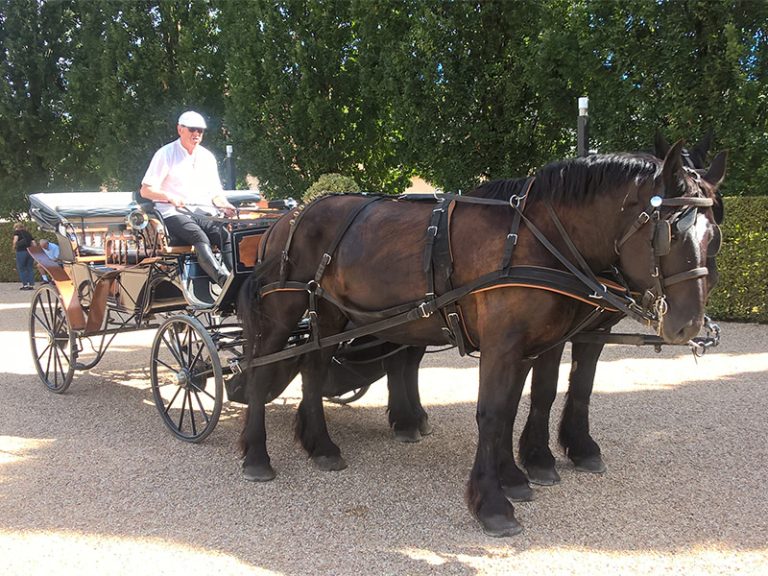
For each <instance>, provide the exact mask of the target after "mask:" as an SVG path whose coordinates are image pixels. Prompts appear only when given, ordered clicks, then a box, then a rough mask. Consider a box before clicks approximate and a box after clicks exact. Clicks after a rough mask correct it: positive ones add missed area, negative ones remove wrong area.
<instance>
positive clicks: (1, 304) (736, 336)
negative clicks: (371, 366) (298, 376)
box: [0, 284, 768, 576]
mask: <svg viewBox="0 0 768 576" xmlns="http://www.w3.org/2000/svg"><path fill="white" fill-rule="evenodd" d="M17 288H18V287H17V285H16V284H0V349H1V350H2V366H0V407H2V418H0V573H2V574H4V575H28V574H46V575H49V574H57V575H61V574H73V575H74V574H77V575H83V574H99V575H106V574H109V575H113V574H115V575H122V574H125V575H129V574H130V575H137V574H184V575H188V574H192V573H195V574H217V575H218V574H236V575H240V574H285V575H295V576H299V575H306V574H336V575H346V574H355V575H358V574H360V575H363V574H364V575H376V574H403V575H405V574H458V575H470V574H512V573H514V574H522V575H527V574H531V575H533V574H536V575H537V576H540V575H541V574H545V575H547V576H553V575H558V574H568V575H571V574H584V575H590V576H592V575H595V574H641V575H643V576H648V575H651V574H761V575H762V574H766V573H768V491H767V490H766V489H765V485H764V481H765V477H766V471H768V433H767V432H766V414H768V394H767V393H766V392H767V390H768V327H767V326H757V325H743V324H729V323H724V324H722V325H721V327H722V331H723V342H722V344H721V345H720V346H719V347H718V348H716V349H714V350H711V351H710V352H709V353H708V354H707V355H706V356H705V357H704V358H700V359H698V360H695V359H694V358H693V356H692V355H691V354H690V352H688V350H687V349H684V348H665V349H664V350H663V351H662V352H661V353H660V354H657V353H655V352H654V351H653V349H651V348H648V347H644V348H636V347H628V346H623V347H618V346H610V347H608V348H607V349H606V352H605V354H604V361H603V362H602V363H601V364H600V367H599V369H598V376H597V382H596V388H595V394H594V396H593V400H592V408H593V409H592V417H591V423H592V429H593V432H594V435H595V437H596V438H597V440H598V441H599V442H600V444H601V446H602V448H603V453H604V457H605V460H606V463H607V465H608V472H607V473H606V474H604V475H601V476H595V475H588V474H583V473H577V472H576V471H575V470H574V469H573V467H572V466H571V465H569V463H568V462H567V461H566V460H565V459H563V457H562V455H561V454H559V453H558V466H559V470H560V474H561V476H562V483H561V484H559V485H558V486H554V487H549V488H544V487H537V488H535V492H536V499H535V501H534V502H530V503H524V504H517V505H516V506H515V508H516V514H517V517H518V519H519V520H520V522H521V523H522V524H523V525H524V528H525V529H524V532H523V533H522V534H521V535H519V536H516V537H514V538H508V539H501V540H499V539H493V538H489V537H487V536H485V535H484V534H483V533H482V531H481V530H480V528H479V526H478V525H477V524H476V523H475V521H474V520H473V519H472V518H471V517H470V515H469V513H468V512H467V509H466V506H465V505H464V502H463V492H464V485H465V482H466V480H467V477H468V475H469V470H470V467H471V464H472V460H473V458H474V451H475V444H476V434H477V433H476V427H475V422H474V400H475V397H476V393H477V361H476V360H474V359H471V358H460V357H459V356H458V354H456V353H455V352H453V351H450V352H442V353H437V354H432V355H429V356H428V358H427V360H426V363H425V367H424V368H423V369H422V371H421V381H422V387H421V390H422V399H423V401H424V404H425V406H426V408H427V410H428V411H429V413H430V418H431V422H432V424H433V426H434V429H435V431H434V434H433V435H432V436H430V437H428V438H426V439H425V440H424V441H422V442H421V443H419V444H411V445H406V444H399V443H396V442H394V440H393V439H392V437H391V434H390V431H389V429H388V426H387V421H386V416H385V407H386V386H385V385H384V384H383V383H377V384H375V385H374V386H373V387H372V388H371V391H370V392H369V393H368V394H367V395H366V396H365V397H363V398H362V399H361V400H360V401H358V402H357V403H355V404H353V405H351V406H332V405H328V406H327V416H328V424H329V428H330V431H331V434H332V436H333V437H334V439H335V440H336V442H337V443H338V444H339V445H340V446H341V448H342V451H343V453H344V456H345V458H346V459H347V461H348V463H349V468H348V469H347V470H344V471H342V472H336V473H323V472H319V471H317V470H315V469H314V468H313V467H312V466H311V464H310V463H309V461H308V460H307V458H306V457H305V455H304V453H303V452H302V451H301V450H300V448H299V447H298V446H297V445H296V444H294V442H293V439H292V437H293V435H292V423H293V417H294V412H295V405H296V404H297V401H298V388H297V387H296V384H295V383H294V384H293V385H292V386H291V387H290V388H289V389H288V390H287V391H286V393H285V394H284V395H283V396H282V397H281V398H279V399H278V400H277V401H275V402H273V403H272V404H271V405H270V406H269V408H268V415H267V425H268V431H269V435H270V436H269V449H270V453H271V455H272V462H273V465H274V466H275V468H276V470H277V472H278V477H277V479H276V480H275V481H273V482H270V483H267V484H263V485H262V484H251V483H248V482H245V481H243V480H242V479H241V478H240V471H239V459H238V455H237V452H236V441H237V436H238V433H239V430H240V416H241V409H240V408H239V407H237V406H236V405H232V406H230V405H229V404H226V403H225V411H224V414H223V415H222V419H221V421H220V422H219V424H218V426H217V428H216V430H215V431H214V433H213V434H212V435H211V436H210V437H209V438H208V439H207V440H206V441H205V442H204V443H202V444H199V445H188V444H185V443H182V442H180V441H178V440H176V439H175V438H174V437H172V436H171V434H170V433H168V432H167V431H166V429H165V428H164V426H163V424H162V423H161V420H160V418H159V416H158V414H157V411H156V409H155V407H154V404H153V403H152V396H151V392H150V390H149V385H148V382H149V375H148V368H147V365H148V363H149V346H150V343H151V339H152V337H153V335H154V334H153V333H151V332H143V333H134V334H130V335H125V336H121V337H120V338H119V339H118V340H116V341H115V342H114V343H113V345H112V347H111V349H110V351H109V352H108V353H107V355H106V357H105V358H104V359H103V360H102V362H101V363H100V364H99V365H98V366H96V368H94V369H93V370H91V371H89V372H85V373H78V374H76V375H75V379H74V382H73V383H72V386H71V387H70V389H69V390H68V391H67V393H65V394H63V395H55V394H51V393H49V392H48V391H46V390H45V389H44V388H43V386H42V384H40V382H39V381H38V378H37V375H36V374H35V369H34V366H33V364H32V361H31V358H30V352H29V345H28V341H27V315H28V308H29V302H30V300H31V295H32V294H33V293H31V292H20V291H18V289H17ZM622 329H623V330H624V331H628V330H632V331H636V325H634V324H632V323H629V322H628V323H626V324H625V325H624V326H623V327H622ZM569 362H570V360H569V358H566V359H565V360H564V363H563V365H562V367H561V373H562V374H563V375H567V372H568V370H569V368H570V366H569ZM563 394H564V388H563V387H562V386H561V391H560V394H559V396H558V401H557V403H556V410H555V417H556V418H559V410H560V408H561V406H562V403H563V402H562V401H563V398H562V396H563ZM527 398H528V391H527V389H526V392H525V397H524V401H523V406H522V410H524V411H527V406H528V405H527ZM517 428H520V426H518V427H517ZM516 432H518V433H519V430H516ZM552 433H553V435H554V434H555V425H554V424H553V427H552Z"/></svg>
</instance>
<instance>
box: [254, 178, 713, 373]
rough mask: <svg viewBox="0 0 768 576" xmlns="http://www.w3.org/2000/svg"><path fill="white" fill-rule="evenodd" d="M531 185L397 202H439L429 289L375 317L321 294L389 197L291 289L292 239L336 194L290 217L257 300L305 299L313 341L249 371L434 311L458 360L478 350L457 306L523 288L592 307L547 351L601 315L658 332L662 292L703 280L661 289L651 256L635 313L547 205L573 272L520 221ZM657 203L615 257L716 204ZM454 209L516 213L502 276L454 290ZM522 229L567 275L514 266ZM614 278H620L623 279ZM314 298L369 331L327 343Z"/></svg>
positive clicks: (370, 200) (430, 230)
mask: <svg viewBox="0 0 768 576" xmlns="http://www.w3.org/2000/svg"><path fill="white" fill-rule="evenodd" d="M533 181H534V178H529V180H528V182H526V184H525V186H524V193H523V194H522V195H520V196H513V197H512V198H511V199H510V200H509V201H503V200H495V199H490V198H478V197H470V196H461V195H457V194H440V195H437V194H435V195H424V196H421V197H417V198H414V197H412V196H409V197H403V196H401V197H398V200H408V201H424V200H429V201H432V202H436V206H435V208H434V209H433V210H432V214H431V216H430V221H429V225H428V227H427V231H426V243H425V247H424V267H423V269H424V272H425V276H426V281H427V291H426V294H425V295H424V298H423V299H421V300H417V301H412V302H408V303H405V304H401V305H398V306H394V307H391V308H387V309H385V310H379V311H362V310H357V309H353V308H351V307H349V306H347V305H345V304H343V303H341V302H340V301H338V300H337V299H336V298H334V297H333V296H332V295H330V294H328V293H327V292H326V291H325V290H324V289H323V288H322V286H321V281H322V278H323V275H324V272H325V270H326V268H327V266H328V265H329V264H330V263H331V262H332V260H333V255H334V254H335V251H336V249H337V248H338V246H339V244H340V243H341V241H342V239H343V237H344V236H345V234H346V232H347V231H348V230H349V228H350V226H351V225H352V223H353V222H354V221H355V220H356V219H357V217H358V216H359V215H360V214H361V213H362V212H363V211H364V210H365V209H367V208H368V207H370V206H371V205H373V204H374V203H376V202H379V201H382V200H384V199H386V198H389V199H391V198H392V197H391V196H383V195H373V196H367V197H366V198H365V200H364V201H363V202H361V203H360V204H359V205H358V206H357V207H356V208H355V209H354V210H352V211H351V212H350V213H349V214H348V215H347V218H346V220H345V221H344V222H343V223H342V225H341V226H340V227H339V228H338V230H337V233H336V236H335V237H334V240H333V241H332V243H331V245H330V246H329V248H328V249H327V250H326V251H325V252H324V253H323V256H322V258H321V261H320V264H319V265H318V268H317V271H316V273H315V276H314V279H313V280H310V281H309V282H297V281H289V280H288V279H287V275H288V271H287V263H288V258H289V253H290V248H291V245H292V241H293V236H294V234H295V231H296V229H297V228H298V226H299V224H300V223H301V221H302V220H303V217H304V216H305V214H306V212H307V210H308V209H309V208H314V207H315V206H317V205H318V204H319V203H321V202H322V201H323V200H325V199H327V198H330V197H334V196H339V194H332V195H327V196H323V197H321V198H319V199H317V200H315V201H314V202H313V203H311V204H310V205H307V206H300V207H299V208H297V209H296V210H295V213H294V214H293V215H292V218H291V220H290V230H289V232H288V238H287V240H286V243H285V247H284V249H283V251H282V253H281V261H280V276H279V280H278V281H277V282H273V283H270V284H267V285H265V286H263V287H261V289H260V290H259V296H260V297H264V296H266V295H267V294H271V293H273V292H280V291H306V292H307V293H308V296H309V303H308V316H309V322H310V334H311V340H310V341H309V342H306V343H304V344H300V345H297V346H294V347H291V348H288V349H284V350H281V351H279V352H275V353H272V354H268V355H265V356H261V357H257V358H254V359H253V360H252V361H251V362H250V363H249V366H262V365H265V364H269V363H272V362H277V361H280V360H284V359H287V358H291V357H295V356H298V355H300V354H304V353H306V352H310V351H313V350H318V349H320V348H324V347H327V346H332V345H336V344H340V343H342V342H345V341H349V340H352V339H354V338H358V337H361V336H366V335H370V334H374V333H376V332H381V331H384V330H387V329H390V328H394V327H396V326H399V325H402V324H405V323H408V322H412V321H414V320H418V319H422V318H428V317H430V316H431V315H432V314H434V313H435V312H438V311H439V312H440V313H441V316H442V319H443V332H444V334H445V336H446V339H447V340H448V341H449V342H451V343H452V344H455V345H456V346H457V347H458V348H459V352H460V353H461V354H462V355H463V354H466V353H467V352H468V351H470V350H474V349H476V346H475V344H474V343H472V341H471V339H470V338H469V336H468V335H467V332H466V329H465V328H464V323H463V319H462V316H461V309H460V307H459V305H458V301H459V300H460V299H461V298H463V297H465V296H467V295H469V294H472V293H478V292H482V291H485V290H491V289H496V288H503V287H526V288H534V289H542V290H549V291H552V292H556V293H559V294H562V295H565V296H568V297H570V298H574V299H577V300H580V301H582V302H585V303H588V304H590V305H592V306H593V307H594V310H593V311H592V313H591V314H588V315H587V316H586V317H585V318H584V319H583V320H582V321H580V322H579V323H577V325H576V326H574V327H573V328H572V329H571V330H569V331H568V333H567V334H566V335H565V336H564V337H563V338H561V339H560V340H558V342H556V343H555V344H553V345H551V346H548V347H547V348H546V349H545V350H549V349H551V348H554V347H555V346H558V345H559V344H561V343H562V342H565V341H567V340H569V339H570V338H571V337H572V336H573V335H574V334H576V333H577V332H579V331H581V330H582V329H583V328H584V327H585V326H587V325H589V324H590V323H591V322H592V320H594V319H595V318H596V317H597V316H598V315H599V314H601V313H603V312H605V311H612V312H622V313H624V314H625V315H627V316H630V317H632V318H633V319H635V320H638V321H640V322H642V323H646V324H649V325H652V324H657V325H660V323H661V321H662V317H663V314H664V312H665V305H666V301H665V299H664V294H663V287H664V286H669V285H671V284H674V283H677V282H681V281H684V280H689V279H697V278H700V277H702V276H705V275H706V274H707V269H706V268H695V269H692V270H689V271H687V272H683V273H681V274H676V275H675V276H673V277H670V278H667V279H666V281H665V280H664V279H663V278H661V275H660V273H659V268H658V256H655V262H656V265H657V269H656V275H655V276H654V277H655V278H657V289H656V290H655V291H653V290H651V291H648V292H650V293H651V294H650V296H649V295H648V294H646V295H644V305H639V304H638V303H636V302H635V300H634V299H633V298H632V297H631V296H630V292H629V289H628V288H627V287H626V286H623V285H620V284H619V285H617V284H613V283H609V282H607V281H605V280H601V279H599V278H598V277H597V276H595V274H594V273H593V272H592V271H591V270H590V268H589V266H588V265H587V264H586V262H585V261H584V259H583V257H582V256H581V254H580V253H579V252H578V250H577V249H576V247H575V245H574V244H573V242H572V241H571V240H570V238H569V237H568V235H567V234H566V232H565V229H564V227H563V226H562V224H561V223H560V221H559V219H558V218H557V216H556V214H555V212H554V209H553V208H552V206H551V205H550V204H549V203H546V207H547V210H548V213H549V216H550V218H551V219H552V220H553V222H554V223H555V226H556V228H557V229H558V231H559V233H560V235H561V238H562V239H563V241H564V242H565V244H566V246H567V247H568V249H569V250H570V252H571V253H572V256H573V258H574V260H575V261H576V264H574V263H573V262H571V261H570V260H569V259H568V258H566V257H565V256H564V255H563V254H562V253H560V251H558V250H557V248H556V247H555V246H554V245H553V244H552V242H550V241H549V239H548V238H547V237H546V236H545V235H544V234H543V233H542V232H541V230H540V229H539V228H538V227H537V226H536V225H535V224H534V223H533V222H532V221H531V220H530V219H529V218H528V217H527V216H526V215H525V214H524V209H525V204H526V200H527V197H528V192H529V191H530V189H531V187H532V185H533ZM656 199H658V201H659V203H658V204H656V203H652V207H651V209H650V211H648V210H646V211H643V212H641V213H640V215H639V216H638V218H637V220H636V222H635V224H633V226H632V227H631V228H630V230H629V231H628V232H627V233H626V234H625V235H624V236H623V237H622V239H621V240H620V241H618V242H617V244H616V250H617V251H618V250H619V249H620V247H621V245H623V244H624V243H625V242H626V241H627V240H628V239H629V237H630V236H631V235H632V234H634V233H635V232H637V231H638V230H639V229H640V228H641V227H642V226H643V225H644V224H645V223H647V222H649V221H654V222H665V223H668V222H669V220H664V219H661V218H660V215H659V208H660V207H661V206H674V207H694V208H698V207H706V206H711V205H712V203H713V201H712V200H711V199H710V198H702V197H685V198H670V199H666V198H664V199H662V198H660V197H655V198H654V200H656ZM458 203H471V204H481V205H496V206H508V207H511V208H512V209H513V210H514V215H513V218H512V224H511V226H510V231H509V233H508V234H507V237H506V240H505V245H504V251H503V256H502V261H501V262H500V266H499V268H498V269H497V270H495V271H493V272H491V273H488V274H485V275H483V276H481V277H480V278H477V279H476V280H475V281H473V282H470V283H469V284H466V285H464V286H460V287H454V286H453V283H452V280H451V277H452V273H453V260H452V256H451V244H450V223H451V216H452V214H453V211H454V209H455V207H456V205H457V204H458ZM676 217H678V213H677V212H676V213H675V215H673V217H672V218H676ZM521 222H525V224H526V227H527V228H528V229H529V231H530V232H531V233H532V234H533V236H534V237H535V238H536V239H537V240H538V241H539V242H540V243H541V244H543V245H544V247H545V248H546V249H547V250H548V251H549V252H550V253H551V254H553V255H554V256H555V257H556V258H557V260H558V261H559V262H560V263H561V264H562V265H563V266H564V267H565V268H566V271H563V270H558V269H554V268H543V267H536V266H522V265H516V266H513V265H511V261H512V256H513V253H514V249H515V246H516V245H517V240H518V231H519V227H520V224H521ZM269 232H271V229H270V230H269V231H268V233H269ZM265 247H266V238H265V241H263V242H262V243H261V253H260V255H259V261H262V260H263V257H264V254H265ZM618 277H619V278H620V275H619V276H618ZM319 298H322V299H325V300H327V301H328V302H330V303H331V304H333V305H334V306H336V307H338V308H339V309H341V310H342V311H344V312H346V313H348V314H353V315H354V316H355V317H357V318H363V319H365V320H366V323H365V324H363V325H362V326H358V327H355V328H352V329H349V330H345V331H343V332H340V333H337V334H333V335H331V336H326V337H322V335H321V334H320V330H319V325H318V321H317V320H318V317H317V302H318V299H319ZM649 300H650V301H649ZM545 350H539V351H537V353H536V355H539V354H541V353H542V352H544V351H545ZM536 355H535V356H536ZM535 356H532V357H535Z"/></svg>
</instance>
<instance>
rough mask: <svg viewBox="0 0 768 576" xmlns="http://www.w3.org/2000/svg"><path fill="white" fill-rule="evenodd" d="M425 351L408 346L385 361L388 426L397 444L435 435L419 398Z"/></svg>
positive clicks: (417, 440)
mask: <svg viewBox="0 0 768 576" xmlns="http://www.w3.org/2000/svg"><path fill="white" fill-rule="evenodd" d="M425 351H426V348H424V347H415V346H414V347H411V346H409V347H408V348H405V349H403V350H401V351H400V352H398V353H397V354H394V355H392V356H390V357H389V358H386V359H385V360H384V366H385V368H386V370H387V388H388V390H389V401H388V403H387V411H388V413H389V425H390V426H391V427H392V429H393V431H394V434H395V440H399V441H400V442H419V441H420V440H421V436H422V434H424V435H427V434H431V433H432V428H431V426H430V425H429V421H428V418H427V413H426V412H425V411H424V408H423V407H422V405H421V399H420V398H419V363H420V362H421V359H422V357H423V356H424V352H425Z"/></svg>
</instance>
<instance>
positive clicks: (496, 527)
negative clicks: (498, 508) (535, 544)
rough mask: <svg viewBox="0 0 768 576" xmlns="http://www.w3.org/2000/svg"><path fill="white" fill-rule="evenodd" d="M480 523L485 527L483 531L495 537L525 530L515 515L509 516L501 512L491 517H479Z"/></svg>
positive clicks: (513, 534)
mask: <svg viewBox="0 0 768 576" xmlns="http://www.w3.org/2000/svg"><path fill="white" fill-rule="evenodd" d="M478 520H479V522H480V525H481V526H482V527H483V532H485V533H486V534H487V535H488V536H493V537H494V538H506V537H509V536H515V535H516V534H520V532H522V531H523V527H522V526H521V525H520V522H518V521H517V520H515V518H514V517H512V518H507V517H506V516H503V515H501V514H499V515H496V516H491V517H490V518H482V519H481V518H478Z"/></svg>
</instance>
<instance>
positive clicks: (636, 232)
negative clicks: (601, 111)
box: [616, 142, 726, 344]
mask: <svg viewBox="0 0 768 576" xmlns="http://www.w3.org/2000/svg"><path fill="white" fill-rule="evenodd" d="M681 150H682V142H678V143H676V144H675V145H674V146H672V147H671V148H670V149H669V151H668V153H667V154H666V156H665V158H664V160H663V162H661V166H660V168H659V170H658V172H657V175H656V177H655V178H654V179H653V183H652V185H650V186H644V187H642V188H641V189H640V191H639V193H638V196H637V202H638V206H637V207H636V211H637V215H636V218H635V221H634V223H633V224H632V225H631V226H630V228H629V229H628V230H627V232H626V233H625V234H624V235H623V236H622V238H621V239H620V240H618V241H617V243H616V250H617V252H618V253H619V261H620V267H621V270H622V272H623V274H624V276H625V277H626V278H627V280H628V281H629V284H630V286H631V287H632V288H633V289H634V290H637V291H639V292H640V293H641V295H642V296H641V305H642V306H643V308H645V309H646V311H647V312H649V313H650V314H651V315H653V316H654V317H655V320H656V322H657V328H658V333H659V335H660V336H661V337H662V338H664V340H665V341H666V342H668V343H670V344H681V343H685V342H687V341H688V340H690V339H691V338H693V337H694V336H695V335H696V334H697V333H698V332H699V330H700V329H701V326H702V324H703V322H704V306H705V304H706V300H707V296H708V294H709V290H710V289H711V287H712V286H713V285H714V282H716V279H717V278H716V277H717V267H716V263H715V260H714V256H715V254H716V249H719V244H720V233H719V229H718V227H717V223H716V220H715V212H714V211H713V206H714V205H715V203H716V202H717V201H719V200H718V198H717V194H716V192H717V187H718V186H719V184H720V182H721V181H722V179H723V177H724V175H725V161H726V155H725V153H721V154H719V155H718V156H717V157H716V158H715V160H714V161H713V163H712V166H711V167H710V168H709V170H707V171H706V173H704V174H703V175H702V174H701V173H700V172H699V171H697V170H695V169H692V168H689V167H686V166H684V165H683V160H682V156H681ZM625 208H627V209H629V208H630V206H626V207H625ZM710 276H711V277H710Z"/></svg>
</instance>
